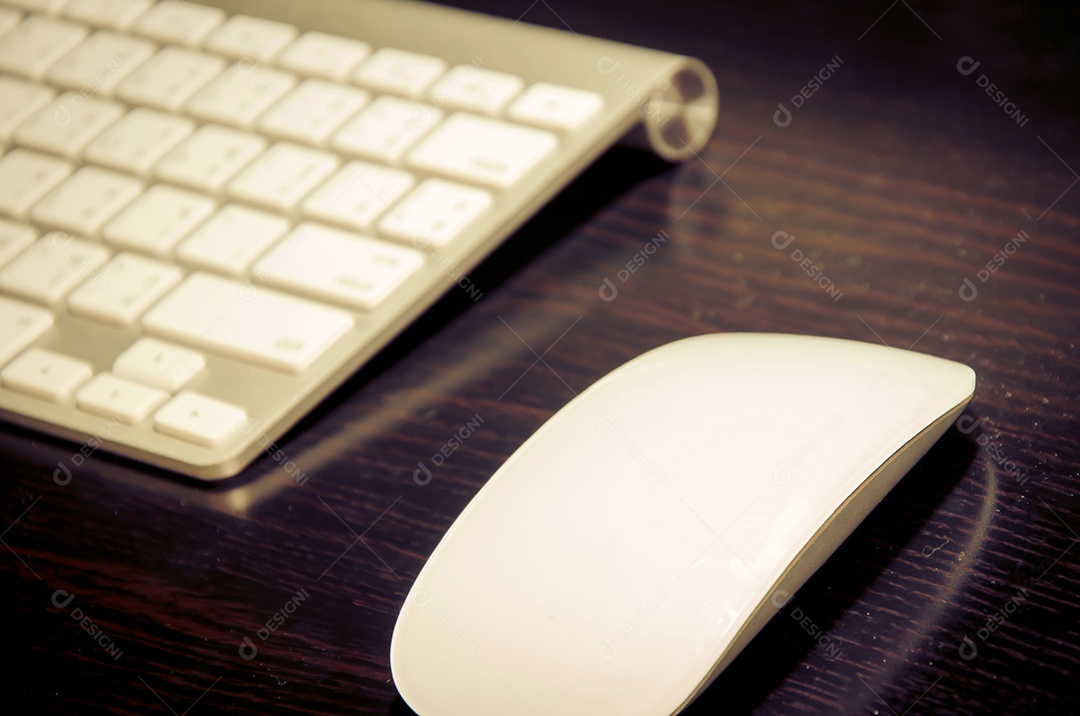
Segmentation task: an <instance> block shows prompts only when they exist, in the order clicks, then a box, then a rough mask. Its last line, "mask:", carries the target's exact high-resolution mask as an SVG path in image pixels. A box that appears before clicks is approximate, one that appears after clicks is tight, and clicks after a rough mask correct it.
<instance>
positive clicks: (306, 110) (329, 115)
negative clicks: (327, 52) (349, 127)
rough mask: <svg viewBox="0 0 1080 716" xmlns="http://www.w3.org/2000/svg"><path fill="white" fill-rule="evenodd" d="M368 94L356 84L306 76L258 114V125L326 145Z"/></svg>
mask: <svg viewBox="0 0 1080 716" xmlns="http://www.w3.org/2000/svg"><path fill="white" fill-rule="evenodd" d="M369 97H370V95H369V94H368V93H367V92H365V91H364V90H360V89H355V88H353V87H345V86H341V85H335V84H331V83H329V82H324V81H322V80H305V81H304V82H302V83H301V84H300V86H299V87H297V88H296V89H294V90H293V91H292V92H290V93H289V94H288V95H286V96H285V98H284V99H282V101H281V102H279V103H278V104H277V105H276V106H274V107H273V108H272V109H270V110H269V111H268V112H267V113H266V114H264V115H263V116H262V117H260V118H259V129H260V130H261V131H263V132H266V133H268V134H272V135H274V136H277V137H281V138H282V139H291V140H294V141H297V142H304V143H306V144H315V145H324V144H326V141H327V140H328V139H329V138H330V135H331V134H332V133H333V132H334V131H335V130H337V129H338V127H340V126H341V125H342V124H344V123H345V120H347V119H349V118H350V117H352V116H353V115H354V114H356V113H357V111H359V110H360V108H361V107H363V106H364V105H365V104H367V103H368V99H369Z"/></svg>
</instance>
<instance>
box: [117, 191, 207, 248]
mask: <svg viewBox="0 0 1080 716" xmlns="http://www.w3.org/2000/svg"><path fill="white" fill-rule="evenodd" d="M216 208H217V206H216V205H215V204H214V201H213V200H212V199H210V198H208V197H205V196H203V195H202V194H194V193H192V192H190V191H186V190H184V189H177V188H176V187H171V186H167V185H165V184H155V185H154V186H152V187H150V189H149V190H147V191H146V192H145V193H144V194H143V195H142V196H140V197H139V198H138V199H136V200H135V201H134V202H132V203H131V205H130V206H128V207H127V208H126V209H125V210H124V211H122V212H121V213H120V214H119V215H118V216H117V217H116V218H115V219H113V220H112V221H110V222H109V223H108V225H106V227H105V231H104V234H105V240H106V241H108V242H109V243H110V244H115V245H117V246H122V247H124V248H128V249H136V250H138V251H142V252H144V253H148V254H154V255H157V256H167V255H168V254H169V253H170V252H171V251H172V249H173V247H174V246H175V245H176V244H177V242H179V241H180V240H181V239H183V238H184V237H185V236H187V235H188V234H189V233H190V232H191V231H192V230H193V229H194V228H195V227H196V226H198V225H199V224H200V223H202V221H203V220H204V219H206V217H208V216H210V215H211V214H213V213H214V209H216Z"/></svg>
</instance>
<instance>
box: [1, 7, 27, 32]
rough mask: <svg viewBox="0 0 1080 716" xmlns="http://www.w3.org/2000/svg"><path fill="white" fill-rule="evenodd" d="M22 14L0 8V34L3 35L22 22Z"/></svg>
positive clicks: (7, 8) (6, 8)
mask: <svg viewBox="0 0 1080 716" xmlns="http://www.w3.org/2000/svg"><path fill="white" fill-rule="evenodd" d="M22 19H23V14H22V13H21V12H19V11H18V10H13V9H11V8H9V7H0V34H3V33H5V32H7V31H8V30H10V29H11V28H13V27H15V26H16V25H18V24H19V23H20V22H22Z"/></svg>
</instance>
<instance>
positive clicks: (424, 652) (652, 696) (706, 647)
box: [390, 333, 975, 716]
mask: <svg viewBox="0 0 1080 716" xmlns="http://www.w3.org/2000/svg"><path fill="white" fill-rule="evenodd" d="M974 389H975V373H974V371H972V370H971V369H970V368H969V367H967V366H965V365H962V364H960V363H955V362H952V361H949V360H944V359H941V358H936V357H933V356H929V355H925V354H921V353H916V352H913V351H905V350H899V349H896V348H888V347H885V346H881V345H872V344H868V343H861V342H855V341H848V340H840V339H834V338H820V337H812V336H796V335H770V334H752V333H748V334H739V333H735V334H715V335H704V336H696V337H693V338H687V339H684V340H679V341H676V342H674V343H670V344H668V345H665V346H662V347H660V348H657V349H654V350H652V351H650V352H648V353H645V354H644V355H642V356H640V357H638V358H636V359H634V360H631V361H630V362H628V363H626V364H625V365H623V366H621V367H619V368H617V369H615V370H614V371H613V372H611V373H610V374H609V375H607V376H605V377H604V378H602V379H601V380H599V381H598V382H596V383H595V384H593V385H592V386H591V387H589V388H588V389H587V390H586V391H584V392H582V393H581V394H580V395H579V396H577V397H576V398H574V399H573V400H572V401H571V402H570V403H569V404H567V405H566V406H565V407H564V408H563V409H561V410H559V411H558V412H557V413H556V414H555V415H554V416H552V417H551V418H550V419H549V420H548V421H547V422H546V423H545V424H544V425H543V426H542V427H541V428H540V429H539V430H537V431H536V433H535V434H534V435H532V436H531V437H530V438H529V439H528V440H527V441H526V442H525V443H524V444H523V445H522V446H521V447H520V448H519V449H518V450H517V451H516V452H514V454H513V455H512V456H511V457H510V458H509V459H508V460H507V461H506V463H505V464H504V465H503V466H502V467H501V468H500V469H499V470H498V471H497V472H496V473H495V474H494V475H493V476H492V478H491V479H490V480H489V481H488V483H487V484H486V485H484V487H483V488H482V489H481V490H480V491H479V492H478V493H477V495H476V496H475V497H474V498H473V500H472V501H471V502H470V503H469V504H468V506H467V507H466V508H465V510H464V511H463V512H462V513H461V515H460V516H459V517H458V518H457V520H456V521H455V522H454V523H453V525H452V526H451V527H450V529H449V530H448V531H447V533H446V534H445V536H444V537H443V539H442V541H441V542H440V543H439V545H438V547H437V548H436V549H435V551H434V552H433V553H432V555H431V557H430V558H429V559H428V561H427V563H426V564H425V566H424V567H423V569H422V570H421V572H420V575H419V576H418V577H417V579H416V582H415V583H414V584H413V586H412V589H411V591H410V592H409V594H408V596H407V598H406V600H405V602H404V605H403V607H402V609H401V612H400V615H399V617H398V620H397V623H396V625H395V628H394V633H393V638H392V642H391V647H390V665H391V670H392V673H393V679H394V683H395V684H396V686H397V689H398V692H399V693H400V694H401V697H402V698H403V699H404V700H405V702H406V703H407V704H408V705H409V706H410V707H411V708H412V709H413V710H414V711H416V712H417V713H418V714H421V716H486V715H491V716H494V715H496V714H497V715H499V716H505V714H514V713H547V714H561V715H566V714H590V715H594V714H618V716H634V715H640V716H666V715H668V714H675V713H678V712H679V711H681V710H682V709H683V708H684V707H686V706H687V705H688V704H689V703H690V702H691V701H692V700H693V699H694V698H695V697H696V696H697V695H698V694H699V693H700V692H701V691H702V690H703V689H704V688H705V687H706V686H707V685H708V684H709V683H710V682H711V681H712V680H713V679H714V678H715V677H716V676H717V674H719V673H720V671H721V670H722V669H723V668H724V667H725V666H727V664H728V663H729V662H730V661H731V660H732V659H733V658H734V657H735V655H736V654H738V653H739V651H740V650H741V649H742V648H743V647H744V646H745V645H746V644H747V643H748V642H749V640H750V639H751V638H752V637H753V636H754V635H755V634H756V633H757V632H758V631H759V630H760V629H761V628H762V627H763V626H764V625H765V623H766V622H767V621H768V620H769V618H770V617H772V616H773V615H774V614H775V613H776V612H777V611H778V610H779V609H780V607H782V606H783V605H784V604H785V603H786V601H787V600H788V599H789V598H790V596H791V595H792V593H794V592H795V590H797V589H798V588H799V587H800V586H801V585H802V584H803V583H804V582H805V581H806V579H807V578H808V577H809V576H810V575H811V574H812V573H813V572H814V570H816V569H817V568H818V567H819V566H820V565H821V564H822V563H823V562H824V561H825V559H826V558H827V557H828V556H829V555H830V554H831V553H832V552H833V551H834V550H835V549H836V547H837V546H839V544H840V543H841V542H843V540H844V539H845V538H846V537H847V536H848V535H849V534H850V533H851V532H852V530H854V528H855V527H856V526H857V525H858V524H859V523H860V522H861V521H862V519H863V518H864V517H865V516H866V515H867V514H868V513H869V512H870V510H871V509H873V507H874V506H875V505H876V504H877V503H878V502H879V501H880V500H881V499H882V498H883V497H884V496H885V494H886V493H887V492H888V491H889V490H890V489H891V488H892V487H893V486H894V485H895V484H896V483H897V482H898V481H899V480H900V478H901V477H902V476H903V475H904V473H906V472H907V471H908V469H909V468H910V467H911V466H912V465H913V464H914V463H915V462H916V461H917V460H918V459H919V458H920V457H922V455H923V454H924V453H925V452H926V451H927V450H928V449H929V447H930V446H931V445H932V444H933V443H934V442H935V441H936V440H937V439H938V438H939V437H940V436H941V435H942V433H944V432H945V430H947V429H948V427H949V426H950V425H951V424H952V422H953V421H954V420H955V419H956V418H957V417H958V416H959V414H960V411H961V410H963V408H964V406H965V405H966V404H967V402H968V401H969V400H970V399H971V396H972V394H973V392H974Z"/></svg>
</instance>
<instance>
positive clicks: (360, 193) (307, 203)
mask: <svg viewBox="0 0 1080 716" xmlns="http://www.w3.org/2000/svg"><path fill="white" fill-rule="evenodd" d="M415 183H416V179H415V178H414V177H413V175H412V174H410V173H408V172H406V171H402V170H400V169H391V168H389V167H383V166H379V165H377V164H368V163H367V162H350V163H349V164H347V165H345V167H343V168H342V169H341V170H340V171H338V173H337V174H335V175H334V176H333V177H331V178H330V179H329V180H327V182H326V183H325V184H323V185H322V186H320V187H319V188H318V189H316V190H315V192H314V193H313V194H312V195H311V196H309V197H308V198H307V199H305V200H304V203H303V205H302V210H303V212H304V214H305V215H306V216H308V217H310V218H312V219H321V220H323V221H326V222H329V223H332V224H338V225H340V226H344V227H345V228H348V229H355V230H358V231H367V230H369V229H370V228H371V227H372V226H373V225H374V223H375V219H377V218H378V217H379V216H380V215H381V214H382V213H383V212H384V211H386V210H387V209H389V208H390V206H391V205H393V203H394V202H395V201H397V200H398V199H399V198H400V197H401V196H402V195H403V194H404V193H405V192H407V191H408V190H409V189H411V188H412V187H413V184H415Z"/></svg>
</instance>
